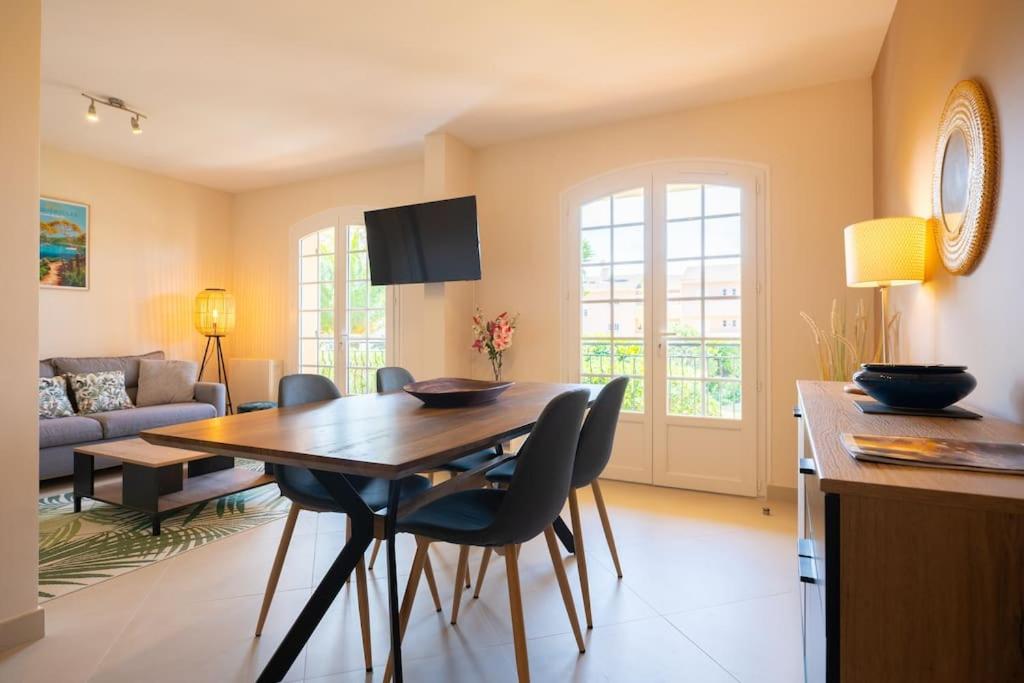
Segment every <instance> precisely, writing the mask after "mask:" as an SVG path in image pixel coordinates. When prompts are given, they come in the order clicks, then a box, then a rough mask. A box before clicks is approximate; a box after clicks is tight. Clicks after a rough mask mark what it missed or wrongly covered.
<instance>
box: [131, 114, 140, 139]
mask: <svg viewBox="0 0 1024 683" xmlns="http://www.w3.org/2000/svg"><path fill="white" fill-rule="evenodd" d="M132 134H133V135H142V126H141V125H140V124H139V117H138V115H136V116H133V117H132Z"/></svg>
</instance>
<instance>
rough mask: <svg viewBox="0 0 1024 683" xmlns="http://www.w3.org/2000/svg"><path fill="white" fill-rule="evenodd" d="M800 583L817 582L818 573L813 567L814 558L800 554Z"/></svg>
mask: <svg viewBox="0 0 1024 683" xmlns="http://www.w3.org/2000/svg"><path fill="white" fill-rule="evenodd" d="M798 559H799V561H800V563H799V564H800V583H810V584H816V583H818V574H817V572H816V571H815V569H814V560H813V559H811V558H810V557H803V556H800V557H799V558H798Z"/></svg>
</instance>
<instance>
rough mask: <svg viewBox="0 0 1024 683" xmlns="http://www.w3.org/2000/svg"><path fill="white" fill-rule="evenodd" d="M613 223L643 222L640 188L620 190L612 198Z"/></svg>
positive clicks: (642, 201) (642, 196) (642, 193)
mask: <svg viewBox="0 0 1024 683" xmlns="http://www.w3.org/2000/svg"><path fill="white" fill-rule="evenodd" d="M612 206H613V210H614V219H615V225H622V224H624V223H643V222H644V191H643V189H641V188H637V189H635V190H628V191H626V192H620V193H619V194H617V195H615V196H614V197H613V198H612Z"/></svg>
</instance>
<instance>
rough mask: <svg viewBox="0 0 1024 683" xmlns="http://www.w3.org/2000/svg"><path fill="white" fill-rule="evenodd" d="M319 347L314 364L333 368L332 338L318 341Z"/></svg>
mask: <svg viewBox="0 0 1024 683" xmlns="http://www.w3.org/2000/svg"><path fill="white" fill-rule="evenodd" d="M318 344H319V349H318V353H317V358H316V364H317V365H320V366H322V367H327V368H333V367H334V341H333V340H321V341H319V342H318Z"/></svg>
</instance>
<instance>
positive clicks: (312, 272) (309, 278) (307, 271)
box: [300, 256, 320, 282]
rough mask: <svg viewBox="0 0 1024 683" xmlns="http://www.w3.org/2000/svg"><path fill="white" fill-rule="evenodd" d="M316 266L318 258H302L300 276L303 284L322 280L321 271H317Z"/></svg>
mask: <svg viewBox="0 0 1024 683" xmlns="http://www.w3.org/2000/svg"><path fill="white" fill-rule="evenodd" d="M316 264H317V257H316V256H303V257H302V273H301V275H300V278H301V281H302V282H316V281H317V280H319V279H320V271H319V270H318V269H317V265H316Z"/></svg>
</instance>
